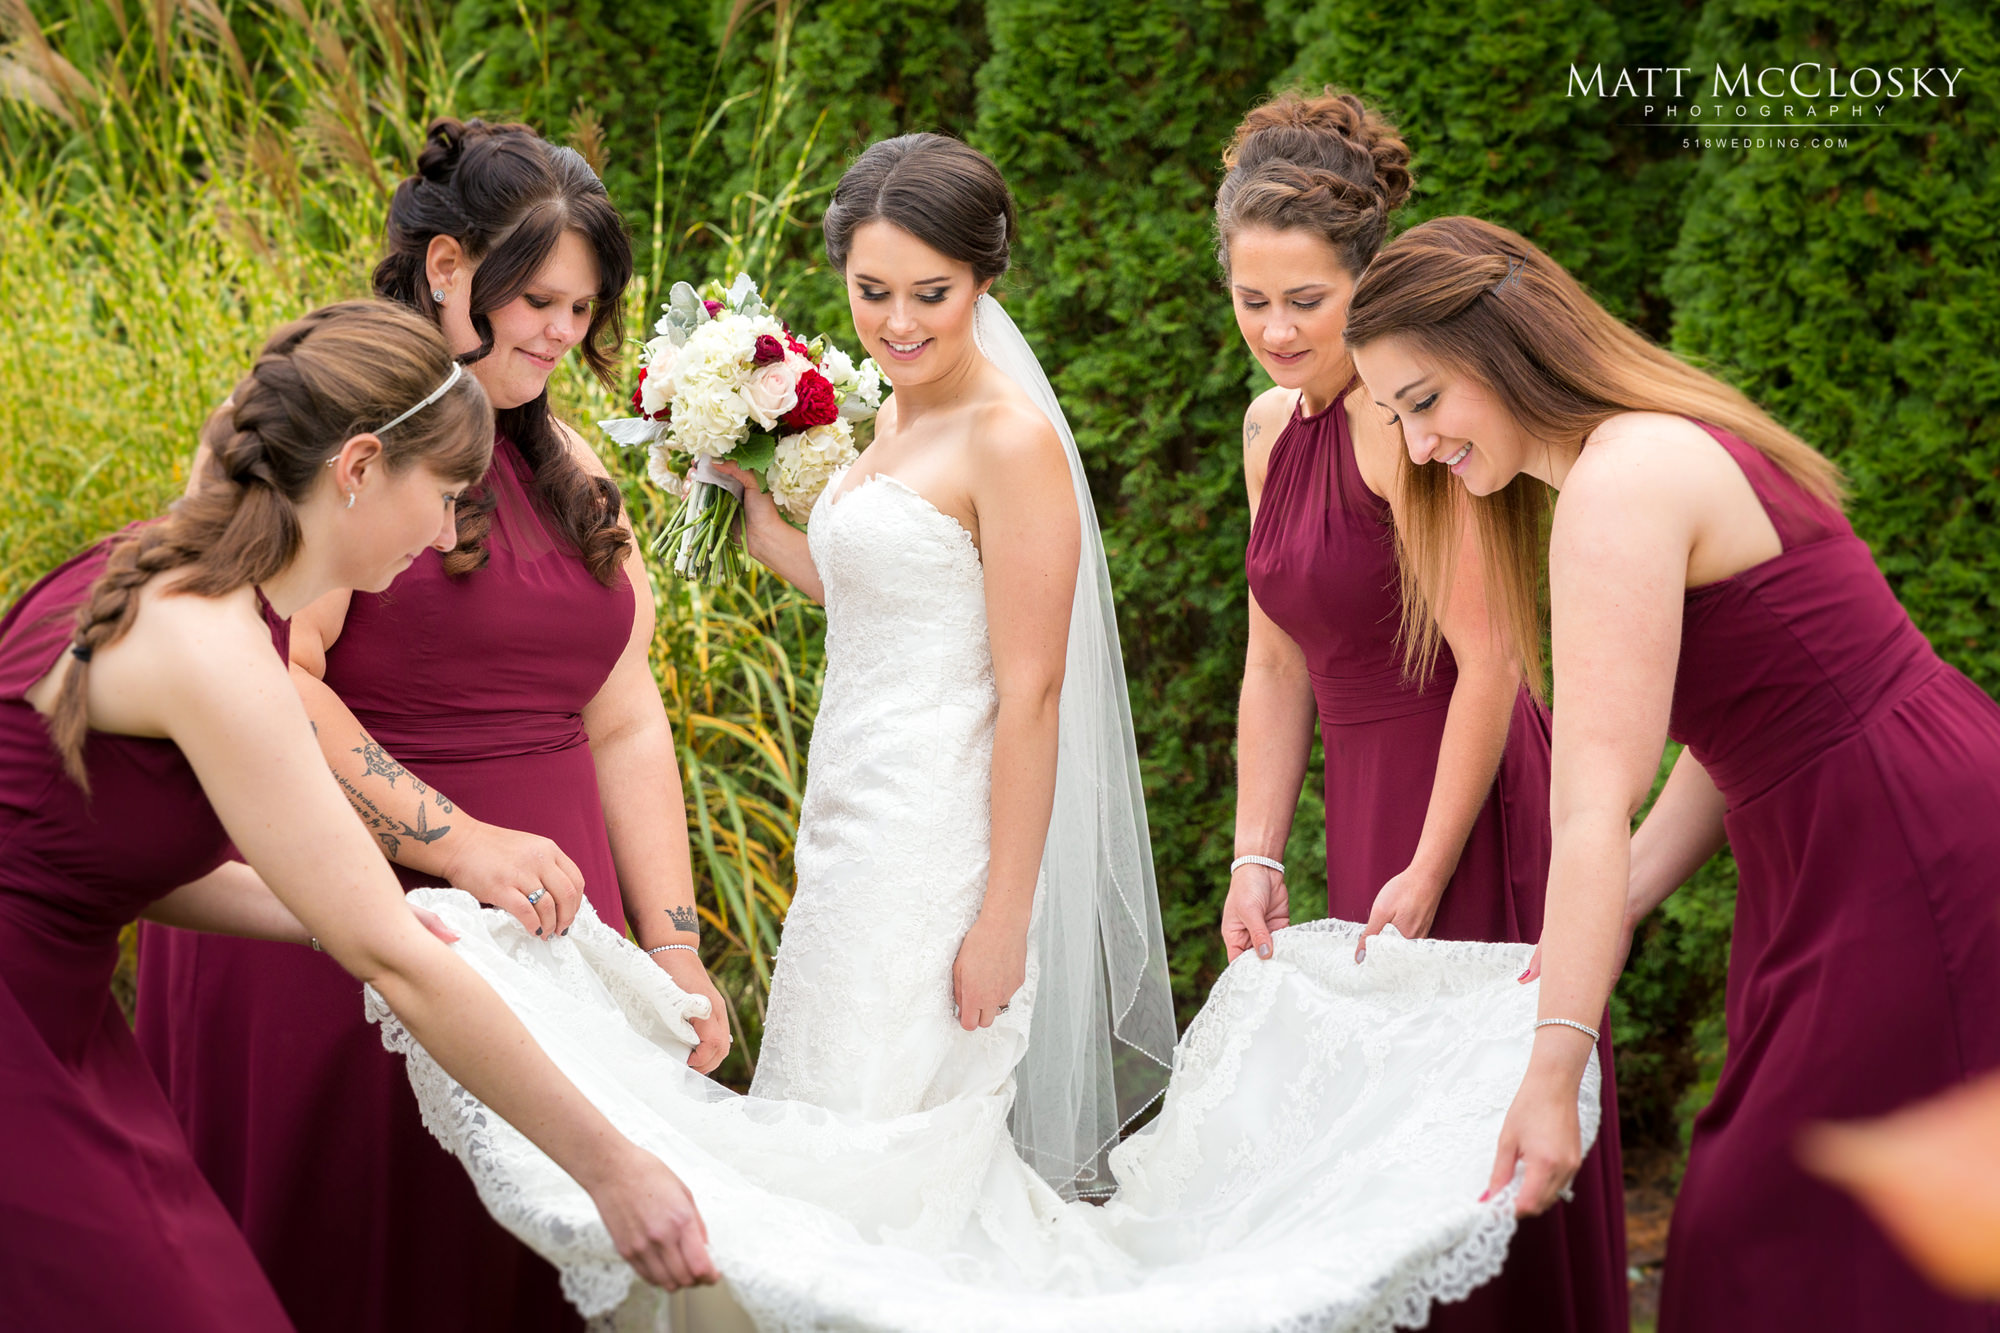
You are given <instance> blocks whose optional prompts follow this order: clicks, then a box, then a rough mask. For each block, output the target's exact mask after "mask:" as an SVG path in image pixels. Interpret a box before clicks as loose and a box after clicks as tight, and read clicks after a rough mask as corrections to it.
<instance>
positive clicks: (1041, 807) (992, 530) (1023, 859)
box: [952, 408, 1082, 1031]
mask: <svg viewBox="0 0 2000 1333" xmlns="http://www.w3.org/2000/svg"><path fill="white" fill-rule="evenodd" d="M982 435H984V436H985V437H986V438H988V439H991V440H993V441H995V443H994V444H992V445H990V446H988V447H985V448H983V449H982V451H981V453H980V455H979V461H978V463H977V464H976V468H977V474H976V476H975V478H974V483H973V487H972V496H973V503H974V506H975V508H976V509H977V511H978V515H979V536H980V561H981V563H982V564H983V565H984V567H985V573H986V624H987V635H988V638H989V639H990V640H991V643H992V647H993V681H994V686H995V688H996V691H997V693H998V695H999V709H998V712H997V714H996V716H995V719H994V724H993V782H992V792H993V795H992V803H993V804H992V821H993V822H992V853H991V856H990V857H989V859H988V862H987V872H986V896H985V898H984V899H983V900H982V901H981V904H980V908H979V917H978V919H977V920H976V921H974V922H973V925H972V929H971V930H969V931H967V932H966V936H965V940H964V942H963V943H962V944H961V945H960V946H959V951H958V958H957V961H956V962H955V963H954V964H953V967H952V980H953V991H954V993H955V998H956V999H957V1002H958V1021H959V1025H960V1026H961V1027H963V1028H965V1029H966V1030H967V1031H970V1030H971V1029H973V1028H974V1027H987V1026H989V1025H990V1024H991V1023H992V1022H993V1020H994V1019H995V1018H996V1017H998V1015H999V1012H1000V1009H1001V1007H1002V1006H1004V1005H1006V1004H1007V1003H1008V1001H1010V1000H1011V999H1012V998H1013V996H1014V992H1016V991H1017V990H1019V989H1020V987H1021V983H1022V982H1023V981H1024V980H1025V979H1026V976H1027V957H1028V953H1027V950H1028V919H1029V915H1030V913H1031V912H1032V911H1033V908H1034V902H1035V883H1036V881H1037V879H1038V878H1039V876H1040V874H1041V865H1042V850H1043V847H1044V845H1045V844H1046V843H1047V841H1048V833H1049V813H1050V810H1051V808H1052V807H1053V805H1054V802H1055V787H1056V738H1057V707H1058V705H1059V704H1060V702H1061V699H1062V682H1063V665H1064V659H1065V657H1066V655H1067V650H1068V647H1069V620H1070V608H1071V604H1072V603H1073V602H1074V600H1075V597H1076V580H1077V562H1078V558H1079V552H1080V549H1081V546H1080V543H1081V541H1082V529H1081V525H1080V521H1079V518H1078V515H1077V512H1076V504H1075V501H1074V499H1073V498H1072V497H1073V495H1074V492H1073V491H1072V490H1071V485H1070V475H1069V463H1068V461H1067V460H1066V459H1065V458H1064V456H1063V449H1062V443H1061V441H1059V440H1058V439H1057V438H1056V435H1055V431H1054V430H1053V429H1052V428H1051V427H1050V426H1049V424H1048V421H1047V420H1046V419H1045V418H1043V417H1042V416H1041V415H1040V414H1039V413H1035V412H1033V411H1032V409H1027V408H1022V409H1019V410H1010V412H1009V413H1008V419H1007V420H1006V421H1005V422H1004V423H1002V424H1000V425H998V426H996V428H995V429H992V430H989V431H983V432H982Z"/></svg>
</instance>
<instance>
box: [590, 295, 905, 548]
mask: <svg viewBox="0 0 2000 1333" xmlns="http://www.w3.org/2000/svg"><path fill="white" fill-rule="evenodd" d="M664 309H665V313H664V314H663V315H662V316H661V318H660V322H659V323H658V324H657V325H655V326H654V332H655V333H656V334H657V336H656V337H654V338H653V340H652V341H651V342H648V343H647V344H646V347H645V350H644V352H642V353H641V354H640V358H639V360H640V370H639V387H638V388H637V389H636V390H634V391H633V394H632V407H633V410H634V411H636V412H637V413H638V414H639V415H638V416H637V417H621V418H618V419H616V420H612V421H603V422H599V423H598V424H599V425H600V426H601V427H602V428H603V430H604V432H605V433H606V434H607V435H609V436H610V437H611V438H612V439H613V440H616V441H617V442H618V443H619V444H622V445H627V446H638V445H646V446H649V448H650V450H651V454H650V459H649V463H648V467H647V471H648V473H649V474H650V475H651V476H652V478H653V480H654V481H656V482H658V483H659V484H660V485H661V486H663V487H665V488H666V489H668V490H670V491H672V492H674V493H675V494H676V495H680V496H683V497H684V499H683V502H682V504H681V509H680V512H679V514H677V515H676V516H675V518H674V520H673V521H672V522H671V523H670V524H669V525H668V526H667V529H666V531H665V532H663V533H661V534H660V538H659V540H658V542H657V543H656V544H655V546H654V549H655V550H656V551H662V552H664V551H666V550H669V549H671V550H672V551H673V552H674V572H675V573H676V574H679V575H680V576H681V577H683V578H690V579H693V580H695V581H696V582H697V583H704V584H710V585H713V584H719V583H723V582H726V581H728V580H729V579H732V578H734V577H736V575H737V574H739V573H740V572H741V570H742V555H741V550H740V548H739V547H738V545H737V541H736V536H735V532H736V520H737V518H738V516H739V515H740V514H741V513H742V511H743V501H742V491H743V488H742V487H741V486H740V485H739V484H738V483H736V482H735V481H733V480H731V479H730V478H728V477H726V476H724V475H723V474H722V473H721V472H719V471H717V470H716V468H715V466H714V464H715V461H716V460H717V459H723V458H726V459H728V460H729V461H730V462H731V463H734V464H735V465H736V466H737V467H740V468H742V469H743V470H744V471H746V472H751V473H754V474H756V476H757V478H758V480H759V481H760V482H761V483H762V484H763V486H764V489H765V490H766V491H768V492H770V495H771V498H772V499H773V500H775V501H776V502H777V505H778V509H779V510H780V512H782V513H783V514H784V515H785V516H786V517H787V518H790V519H791V520H792V521H793V522H795V523H803V522H804V521H805V518H806V516H807V515H808V514H809V513H811V512H812V507H813V504H814V502H815V501H817V500H818V499H819V495H820V492H821V491H823V490H825V489H826V484H827V482H828V481H829V480H830V479H831V478H832V477H833V474H834V473H835V472H837V471H839V470H840V469H841V468H843V467H845V466H846V465H847V464H849V463H851V462H853V461H854V459H855V457H856V449H855V443H854V427H855V424H856V423H858V422H862V421H867V420H870V419H872V418H873V417H874V415H875V412H876V409H878V408H879V407H881V405H882V374H881V371H880V369H879V368H877V366H876V365H875V363H874V362H873V361H863V362H862V363H861V365H860V366H859V367H857V366H856V365H855V364H854V362H853V361H852V360H850V359H849V358H848V356H847V354H846V353H845V352H843V351H841V350H840V349H839V348H838V347H836V346H834V345H833V344H832V343H831V342H829V341H827V339H825V338H824V337H820V338H815V339H813V340H812V341H811V342H810V343H806V342H801V341H799V339H798V338H797V337H796V336H795V335H794V334H793V333H792V331H791V330H790V329H789V328H787V327H786V326H785V325H784V323H783V322H782V321H780V320H779V319H778V317H777V316H775V315H773V314H772V313H771V312H770V311H769V310H768V309H766V308H765V305H764V301H763V298H762V297H760V296H759V295H758V294H757V284H755V283H753V282H752V281H750V279H749V277H748V276H747V275H743V274H739V275H737V278H736V281H735V282H734V283H732V284H731V285H730V286H729V287H728V288H727V289H726V290H725V289H724V288H723V287H722V285H721V284H720V283H718V282H711V283H709V284H708V285H707V286H706V287H704V288H703V289H702V290H701V291H700V292H697V291H696V290H695V289H694V288H693V287H690V286H689V285H688V284H687V283H684V282H679V283H675V284H674V288H673V291H672V292H671V294H670V295H669V297H668V301H667V304H666V306H665V307H664Z"/></svg>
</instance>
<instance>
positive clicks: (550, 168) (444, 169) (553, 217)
mask: <svg viewBox="0 0 2000 1333" xmlns="http://www.w3.org/2000/svg"><path fill="white" fill-rule="evenodd" d="M564 232H575V233H576V234H577V235H579V236H581V237H582V238H583V239H584V241H585V242H586V243H587V244H588V245H589V246H590V248H591V251H592V253H593V254H595V255H596V257H597V301H596V304H595V306H594V307H593V308H592V310H591V314H590V327H589V330H588V331H587V332H586V333H585V335H584V338H583V342H582V343H581V344H579V348H578V350H579V351H580V352H581V354H582V356H583V360H584V364H586V365H588V366H589V367H590V369H591V372H592V373H593V374H595V375H596V376H597V378H598V380H599V381H601V382H602V383H603V384H605V385H606V386H607V387H612V388H615V387H616V384H615V379H616V375H617V371H618V362H619V350H620V346H621V344H622V343H623V341H624V313H623V299H624V294H625V287H626V284H627V283H629V282H630V281H631V280H632V242H631V238H630V237H628V236H627V235H626V232H625V222H624V219H622V218H621V217H619V215H618V210H617V209H615V208H613V207H612V205H611V200H610V197H609V196H608V195H606V194H605V192H604V185H603V183H602V182H601V181H599V180H598V179H597V174H596V173H595V172H593V171H592V170H591V169H590V164H589V163H587V162H585V161H584V160H583V156H582V155H581V154H580V153H578V152H576V151H575V150H574V149H570V148H562V147H558V146H557V145H555V144H552V143H550V142H548V141H547V140H546V139H544V138H542V137H541V136H540V135H539V134H536V133H535V131H534V130H532V129H530V128H529V127H528V126H526V125H489V124H487V123H486V122H484V121H481V120H468V121H464V122H460V121H457V120H451V119H442V120H435V121H432V122H431V125H430V128H429V130H428V131H426V142H425V144H424V149H423V151H422V152H421V153H420V154H418V156H417V170H416V174H415V175H412V176H408V177H405V178H404V180H403V181H402V183H401V184H399V185H398V186H397V187H396V193H395V195H394V196H393V197H392V198H391V199H390V201H389V218H388V224H387V243H388V253H386V254H385V255H384V256H383V257H382V260H381V262H380V263H378V264H377V265H376V266H375V293H376V295H378V296H384V297H388V298H389V299H391V300H395V301H401V302H403V303H404V304H405V305H408V306H410V307H412V308H413V309H415V310H418V311H420V312H421V313H423V314H424V315H425V316H427V317H428V318H429V319H430V320H431V321H432V322H433V323H435V322H437V320H438V319H439V310H438V306H437V303H436V302H435V301H433V300H432V299H431V291H430V283H429V281H428V280H427V279H426V278H425V273H424V264H425V259H426V256H427V254H428V252H429V249H430V243H431V240H432V238H433V237H437V236H449V237H452V238H453V239H455V240H456V241H457V242H458V243H459V244H460V245H461V246H463V247H464V249H465V253H466V256H467V257H468V258H469V259H471V260H472V261H474V262H475V263H476V264H477V265H478V268H477V269H476V270H475V272H474V274H473V278H472V294H471V313H472V327H473V329H474V330H475V331H476V332H477V333H478V334H479V337H480V340H481V344H480V347H479V349H478V350H477V351H475V352H472V353H471V354H469V355H467V356H466V357H464V358H463V360H464V361H465V362H466V363H467V364H468V365H469V364H472V363H474V362H477V361H479V360H480V359H481V358H482V357H485V356H487V355H489V354H490V353H491V352H492V351H493V327H492V324H491V322H490V321H489V320H488V319H487V312H488V311H491V310H497V309H499V308H500V307H501V306H504V305H506V304H507V303H508V302H509V301H512V300H514V299H516V298H517V297H519V296H520V295H521V293H522V292H523V291H525V290H527V287H528V284H529V283H531V282H533V281H534V277H535V274H536V273H538V272H539V271H540V270H541V268H542V265H543V264H545V263H547V262H548V259H549V257H550V256H551V255H553V254H554V253H555V249H556V245H557V243H558V242H559V241H560V240H561V239H562V236H563V233H564ZM496 420H497V423H498V427H499V430H500V433H501V434H503V435H505V436H506V437H507V438H508V439H509V440H512V441H513V443H514V447H515V448H517V449H519V450H520V451H521V457H522V458H523V459H525V460H526V461H527V464H528V466H529V468H530V469H531V470H532V471H533V473H534V486H533V493H534V496H535V499H536V501H537V503H538V505H539V507H540V508H541V509H542V511H543V513H544V515H545V517H547V518H548V519H549V520H550V521H551V522H552V524H553V526H554V527H555V529H556V531H557V532H558V533H559V534H561V535H562V536H563V537H564V538H566V539H567V540H568V541H569V543H570V544H571V545H572V546H574V547H575V548H576V550H577V551H578V553H579V554H581V555H582V557H583V561H584V564H585V565H586V566H588V567H589V569H590V572H591V574H592V575H593V576H595V577H596V579H597V580H598V582H600V583H602V584H604V585H605V586H606V587H609V586H611V584H612V583H613V581H614V580H616V578H617V577H618V571H619V568H620V566H622V565H623V563H624V560H625V553H626V551H627V550H628V549H629V546H630V536H629V534H628V533H627V532H626V530H625V527H624V525H623V524H622V523H621V522H620V515H621V512H622V505H621V500H620V497H619V493H618V487H617V486H616V485H615V484H614V483H612V482H611V481H610V480H609V479H608V478H604V477H597V476H593V475H591V474H590V473H588V472H586V471H584V469H583V468H582V467H581V466H580V465H579V464H578V463H577V461H576V459H575V458H574V457H572V456H571V454H570V452H569V449H568V446H567V445H566V444H565V443H564V439H563V435H562V432H561V431H560V430H559V429H558V428H557V425H556V422H555V418H554V416H553V415H552V414H551V413H550V411H549V401H548V393H547V392H546V390H545V391H544V392H543V393H542V395H541V396H540V397H538V398H536V399H535V400H534V401H533V402H529V403H523V404H522V405H521V406H519V407H512V408H506V409H504V410H502V411H500V412H499V413H498V415H497V418H496ZM492 523H493V499H492V497H491V496H490V495H482V496H480V497H479V498H478V500H477V501H476V502H474V503H471V504H467V505H464V506H462V507H461V509H460V511H459V526H458V548H457V549H456V550H454V551H453V552H452V553H451V554H449V555H447V556H446V557H445V570H446V572H448V573H451V574H465V573H470V572H471V571H472V570H475V569H478V568H480V567H481V566H482V565H484V564H485V563H486V556H487V552H486V550H485V547H484V545H483V541H484V538H485V537H486V534H487V533H488V532H489V531H490V530H491V528H492Z"/></svg>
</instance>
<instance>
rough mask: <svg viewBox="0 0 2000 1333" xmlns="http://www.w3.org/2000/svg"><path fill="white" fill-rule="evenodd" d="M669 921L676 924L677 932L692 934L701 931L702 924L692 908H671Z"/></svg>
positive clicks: (668, 910)
mask: <svg viewBox="0 0 2000 1333" xmlns="http://www.w3.org/2000/svg"><path fill="white" fill-rule="evenodd" d="M667 920H669V921H671V922H673V923H674V929H675V930H685V931H687V932H689V933H690V934H692V933H694V932H696V931H699V930H700V929H701V922H700V919H699V918H698V917H696V916H695V914H694V909H693V908H692V907H669V908H668V909H667Z"/></svg>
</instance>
